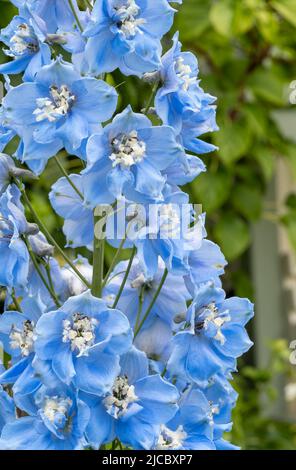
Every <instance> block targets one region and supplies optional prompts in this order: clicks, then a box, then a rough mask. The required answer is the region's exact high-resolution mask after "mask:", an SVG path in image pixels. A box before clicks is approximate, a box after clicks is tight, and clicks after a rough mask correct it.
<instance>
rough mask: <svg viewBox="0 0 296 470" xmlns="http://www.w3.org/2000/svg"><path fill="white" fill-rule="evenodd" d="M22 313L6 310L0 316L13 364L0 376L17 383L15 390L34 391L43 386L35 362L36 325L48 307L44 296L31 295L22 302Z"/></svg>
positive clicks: (1, 331)
mask: <svg viewBox="0 0 296 470" xmlns="http://www.w3.org/2000/svg"><path fill="white" fill-rule="evenodd" d="M21 307H22V312H16V311H11V310H9V311H6V312H4V313H3V314H2V315H1V317H0V341H1V342H2V343H3V345H4V350H5V351H6V352H7V353H8V354H9V355H10V356H11V361H12V366H11V367H10V368H9V369H7V370H6V371H4V372H2V373H1V375H0V383H2V384H14V386H13V391H14V392H16V391H17V390H18V389H23V390H24V389H25V390H26V393H31V392H33V391H34V390H35V389H36V388H37V387H38V386H39V385H40V380H39V378H37V377H35V376H34V371H33V368H32V361H33V358H34V353H35V349H34V342H35V328H36V324H37V322H38V320H39V318H40V317H41V315H42V314H43V312H44V310H45V305H44V304H43V303H42V302H41V300H40V298H39V297H38V296H37V297H31V296H28V297H27V298H26V299H24V300H23V301H22V303H21Z"/></svg>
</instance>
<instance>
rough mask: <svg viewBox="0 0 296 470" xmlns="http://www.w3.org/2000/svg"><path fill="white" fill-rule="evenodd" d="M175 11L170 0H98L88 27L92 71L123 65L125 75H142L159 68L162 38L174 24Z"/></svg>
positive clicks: (87, 57)
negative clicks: (170, 4)
mask: <svg viewBox="0 0 296 470" xmlns="http://www.w3.org/2000/svg"><path fill="white" fill-rule="evenodd" d="M174 13H175V10H174V9H173V8H171V7H170V6H169V4H168V3H167V1H166V0H153V2H147V1H146V0H97V1H96V2H95V4H94V8H93V11H92V15H91V21H90V22H89V24H88V26H87V27H86V29H85V31H84V35H85V36H86V37H88V38H89V39H88V42H87V45H86V49H85V58H84V60H85V61H86V63H87V66H88V70H89V72H90V73H91V74H95V75H97V74H99V73H105V72H112V71H113V70H115V69H117V68H119V69H120V70H121V72H122V73H124V74H125V75H142V74H143V73H144V72H151V71H153V70H155V69H157V68H158V67H159V66H160V55H161V43H160V40H161V38H162V36H163V35H164V34H165V33H167V32H168V31H169V29H170V28H171V26H172V23H173V18H174ZM160 18H161V21H160Z"/></svg>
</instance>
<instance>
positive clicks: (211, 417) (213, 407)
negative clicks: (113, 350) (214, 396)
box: [208, 402, 220, 426]
mask: <svg viewBox="0 0 296 470" xmlns="http://www.w3.org/2000/svg"><path fill="white" fill-rule="evenodd" d="M209 404H210V412H209V414H208V419H209V424H210V425H211V426H214V424H215V423H214V416H215V415H217V414H219V413H220V408H219V406H218V405H215V404H214V403H213V402H209Z"/></svg>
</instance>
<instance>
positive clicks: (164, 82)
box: [0, 0, 253, 450]
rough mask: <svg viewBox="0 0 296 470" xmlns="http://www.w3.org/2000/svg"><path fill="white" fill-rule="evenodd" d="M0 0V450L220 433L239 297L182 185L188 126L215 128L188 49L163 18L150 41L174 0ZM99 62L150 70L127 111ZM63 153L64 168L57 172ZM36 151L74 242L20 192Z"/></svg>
mask: <svg viewBox="0 0 296 470" xmlns="http://www.w3.org/2000/svg"><path fill="white" fill-rule="evenodd" d="M12 3H13V4H14V5H16V6H17V7H18V9H19V13H18V15H17V16H15V17H14V18H13V19H12V21H11V23H10V24H9V25H8V26H7V27H6V28H5V29H4V30H2V31H1V40H2V42H3V43H4V44H5V47H4V52H5V54H6V55H7V56H8V57H9V60H8V62H7V63H5V64H3V65H1V66H0V72H1V73H2V74H4V76H5V81H6V94H5V96H4V98H3V100H2V104H1V110H0V118H1V119H0V150H1V151H3V152H5V151H6V152H8V149H9V148H10V147H8V144H9V143H10V141H11V140H12V139H14V142H15V141H16V142H17V143H18V146H17V150H16V152H15V153H14V154H13V155H8V154H7V153H1V154H0V285H1V287H2V288H3V289H5V291H6V298H5V309H4V310H5V311H4V313H3V314H2V315H1V316H0V341H1V344H2V345H3V349H4V351H5V353H6V354H5V361H4V366H2V365H1V366H0V449H19V450H30V449H37V450H45V449H46V450H48V449H49V450H76V449H77V450H79V449H86V448H88V449H89V448H92V449H96V450H98V449H103V448H109V447H108V446H110V445H112V448H117V449H118V448H124V447H127V448H132V449H136V450H141V449H156V450H182V449H190V450H203V449H210V450H215V449H217V450H219V449H235V448H236V447H235V446H233V445H232V444H230V443H229V442H228V441H226V440H225V439H224V433H225V432H226V431H229V430H230V429H231V412H232V409H233V407H234V406H235V402H236V398H237V396H236V392H235V391H234V389H233V388H232V386H231V384H230V381H231V378H232V375H231V374H232V373H233V372H235V371H236V362H237V358H238V357H239V356H241V355H242V354H243V353H245V352H246V351H247V350H248V349H249V348H250V346H251V344H252V343H251V341H250V340H249V338H248V335H247V332H246V329H245V325H246V323H247V322H248V320H249V319H250V318H251V317H252V315H253V306H252V304H251V303H250V302H249V301H248V300H247V299H240V298H236V297H235V298H228V299H227V298H225V292H224V291H223V289H222V283H221V280H220V277H221V275H222V274H223V273H224V268H225V266H226V261H225V258H224V256H223V254H222V253H221V251H220V249H219V247H218V246H217V245H215V244H214V243H212V242H211V241H209V240H208V239H207V238H206V236H207V234H206V230H205V215H204V214H202V213H200V212H199V211H198V210H197V208H196V207H195V206H194V205H192V204H190V202H189V198H188V195H187V194H186V192H184V191H183V190H182V186H183V185H185V184H186V183H189V182H191V181H193V180H194V179H195V178H196V177H197V176H198V175H199V174H200V173H201V172H204V171H206V168H205V165H204V163H203V161H202V160H201V159H200V158H198V156H197V155H201V154H204V153H207V152H210V151H212V150H214V147H213V146H212V145H211V144H209V143H206V142H205V141H203V140H202V139H201V136H202V135H203V134H204V133H207V132H211V131H214V130H217V125H216V122H215V105H214V101H215V98H213V97H212V96H210V95H209V94H207V93H205V92H204V91H203V89H202V88H201V86H200V83H199V80H198V63H197V60H196V58H195V57H194V56H193V54H191V53H190V52H183V51H182V45H181V43H180V42H179V39H178V35H177V34H176V35H175V36H174V38H173V45H172V48H171V49H170V50H168V51H166V52H165V51H163V45H162V43H163V42H162V38H163V36H164V35H165V34H166V33H167V32H168V31H169V30H170V28H171V26H172V24H173V19H174V14H175V12H176V10H175V9H174V8H173V7H172V5H171V3H179V4H181V3H182V1H180V0H179V1H176V2H170V1H169V0H96V1H94V2H92V1H87V2H85V3H86V4H87V5H88V8H87V9H86V10H82V9H80V8H79V7H78V5H77V3H76V1H74V0H38V1H36V0H12ZM116 69H119V70H120V72H121V73H122V74H124V75H126V76H130V75H134V76H135V77H136V79H138V80H140V79H142V80H145V81H146V82H148V83H149V84H150V85H151V89H152V93H151V98H150V99H149V101H148V102H147V103H143V105H144V106H145V108H144V109H143V110H133V109H132V107H131V106H128V107H127V108H125V109H120V105H119V104H118V103H119V101H118V90H117V88H116V87H115V86H114V77H113V76H112V72H113V71H114V70H116ZM14 74H16V75H18V77H19V81H13V83H20V84H19V85H16V86H12V85H11V82H10V76H11V75H14ZM21 74H22V75H21ZM21 78H22V81H21ZM110 84H112V85H110ZM136 111H137V112H136ZM67 155H71V157H72V158H75V157H76V158H77V159H78V161H80V162H81V172H80V173H75V174H71V175H69V174H68V173H67V171H66V170H65V168H64V166H63V161H62V159H63V158H67ZM51 158H53V159H55V161H56V163H57V164H58V167H59V169H60V171H61V172H62V177H61V178H60V179H58V181H56V182H55V183H54V184H53V186H52V189H51V192H50V194H49V200H50V203H51V205H52V208H53V210H54V211H55V212H56V213H57V214H58V215H59V216H61V217H62V218H63V219H64V225H63V232H64V235H65V238H66V241H67V245H66V247H65V248H68V247H71V248H72V251H71V253H75V250H76V251H77V249H79V248H84V253H88V254H89V255H88V256H87V257H86V258H84V257H82V256H81V254H78V253H79V252H78V253H77V258H76V259H73V258H71V256H70V255H69V252H68V251H67V250H66V251H65V249H64V247H61V246H59V245H58V243H57V242H56V240H55V239H54V238H53V236H52V235H51V233H50V232H49V231H48V229H47V228H46V224H45V223H44V222H43V221H42V220H41V219H40V217H39V215H38V210H36V208H34V207H33V206H32V204H31V202H30V197H29V196H28V194H27V191H26V181H27V179H30V178H37V177H38V175H40V174H41V173H42V172H43V171H44V170H45V168H46V165H47V162H48V160H49V159H51ZM26 215H27V216H28V218H29V221H28V220H27V218H26ZM30 221H31V222H30ZM106 243H108V244H109V245H110V246H112V247H113V248H114V249H115V251H114V253H115V254H114V257H113V259H112V262H111V265H110V266H109V269H108V270H107V269H105V267H106V266H105V263H104V245H105V244H106ZM127 250H129V251H127ZM122 254H126V255H125V256H123V257H122ZM57 255H58V256H57ZM55 256H56V257H55ZM126 258H127V259H126ZM122 259H125V261H122Z"/></svg>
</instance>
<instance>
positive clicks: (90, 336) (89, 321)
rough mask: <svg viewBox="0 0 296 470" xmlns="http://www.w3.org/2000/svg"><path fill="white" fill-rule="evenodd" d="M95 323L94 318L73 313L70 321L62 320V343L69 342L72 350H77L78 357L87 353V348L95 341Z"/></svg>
mask: <svg viewBox="0 0 296 470" xmlns="http://www.w3.org/2000/svg"><path fill="white" fill-rule="evenodd" d="M97 324H98V321H97V320H96V319H94V318H89V317H87V316H84V315H81V314H80V313H75V314H74V315H73V318H72V321H70V320H64V322H63V326H64V330H63V343H69V342H70V343H71V349H72V351H75V350H76V349H77V350H78V357H79V356H84V355H87V350H88V349H89V348H90V347H91V346H92V345H93V344H94V341H95V332H94V330H95V327H96V326H97Z"/></svg>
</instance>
